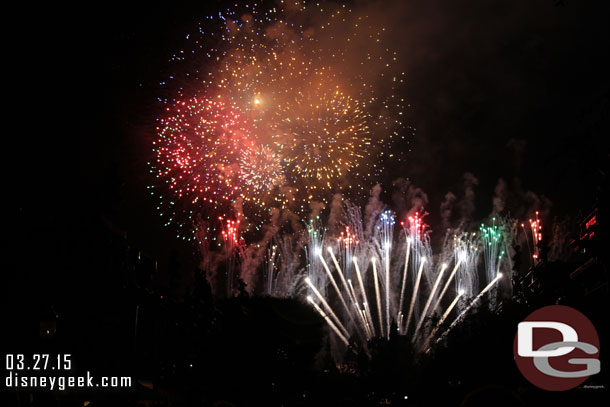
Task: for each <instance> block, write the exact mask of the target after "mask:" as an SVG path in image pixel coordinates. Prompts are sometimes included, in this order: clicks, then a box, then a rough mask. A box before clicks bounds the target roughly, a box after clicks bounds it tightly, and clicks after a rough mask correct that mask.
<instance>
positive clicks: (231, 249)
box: [218, 214, 243, 297]
mask: <svg viewBox="0 0 610 407" xmlns="http://www.w3.org/2000/svg"><path fill="white" fill-rule="evenodd" d="M238 216H239V214H238ZM218 220H219V221H220V225H221V230H222V232H221V235H222V239H223V242H224V244H225V245H224V252H225V258H226V259H227V263H226V276H227V296H228V297H232V296H233V285H234V283H233V280H234V277H235V276H234V274H235V272H236V270H237V267H236V263H237V262H238V261H239V257H240V256H241V254H242V249H243V241H242V238H241V237H240V236H239V225H240V223H241V221H240V220H239V219H237V220H232V219H226V220H225V221H224V222H223V218H222V216H219V217H218Z"/></svg>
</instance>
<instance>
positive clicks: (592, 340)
mask: <svg viewBox="0 0 610 407" xmlns="http://www.w3.org/2000/svg"><path fill="white" fill-rule="evenodd" d="M513 352H514V354H515V362H516V363H517V367H518V368H519V370H520V371H521V373H522V374H523V376H525V378H526V379H527V380H529V381H530V382H531V383H532V384H533V385H535V386H537V387H540V388H541V389H544V390H554V391H560V390H569V389H572V388H574V387H576V386H578V385H580V384H581V383H583V382H584V381H585V380H587V378H588V377H589V376H591V375H594V374H596V373H599V371H600V362H599V337H598V336H597V331H596V330H595V327H594V326H593V324H592V323H591V321H589V319H588V318H587V317H586V316H584V315H583V314H581V313H580V312H578V311H576V310H575V309H574V308H570V307H566V306H563V305H551V306H548V307H543V308H540V309H539V310H536V311H534V312H532V313H531V314H530V315H529V316H528V317H527V318H525V320H524V321H523V322H521V323H520V324H519V326H518V329H517V334H516V335H515V340H514V343H513Z"/></svg>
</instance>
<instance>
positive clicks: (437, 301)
mask: <svg viewBox="0 0 610 407" xmlns="http://www.w3.org/2000/svg"><path fill="white" fill-rule="evenodd" d="M463 259H464V257H463V256H462V257H460V258H459V259H458V262H457V263H455V266H453V270H451V273H450V274H449V278H447V282H446V283H445V286H444V287H443V289H442V291H441V293H440V294H439V296H438V299H437V300H436V302H435V303H434V306H433V307H432V308H431V311H432V312H434V311H436V309H437V308H438V306H439V305H440V303H441V300H442V299H443V297H444V296H445V293H446V292H447V290H448V289H449V286H450V285H451V281H452V280H453V277H454V276H455V273H456V271H457V269H458V268H459V267H460V264H461V263H462V261H463Z"/></svg>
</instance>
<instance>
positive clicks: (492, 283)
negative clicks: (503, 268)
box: [436, 273, 502, 343]
mask: <svg viewBox="0 0 610 407" xmlns="http://www.w3.org/2000/svg"><path fill="white" fill-rule="evenodd" d="M501 278H502V273H498V275H497V276H496V277H495V278H494V279H493V280H491V282H490V283H489V284H487V285H486V286H485V288H483V290H481V292H480V293H479V295H477V296H476V297H475V298H474V299H473V300H472V301H471V302H470V304H469V305H468V307H466V309H464V311H462V312H461V313H460V315H458V316H457V318H455V320H454V321H453V322H452V323H451V325H449V328H447V330H446V331H445V332H443V334H442V335H441V336H440V337H439V338H438V339H437V340H436V343H438V342H440V341H441V339H442V338H444V337H446V336H447V335H448V334H449V332H450V331H451V330H452V329H453V328H455V326H456V325H457V324H458V323H459V322H460V321H461V320H462V318H463V317H464V316H465V315H466V314H467V313H468V311H470V310H471V309H472V307H474V306H475V305H476V304H477V303H478V302H479V300H480V299H481V298H483V296H484V295H485V294H486V293H487V292H488V291H489V290H491V289H492V287H493V286H494V285H495V284H496V283H497V282H498V281H499V280H500V279H501Z"/></svg>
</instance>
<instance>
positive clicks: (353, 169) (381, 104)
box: [149, 3, 407, 240]
mask: <svg viewBox="0 0 610 407" xmlns="http://www.w3.org/2000/svg"><path fill="white" fill-rule="evenodd" d="M329 7H330V6H329ZM332 7H333V9H325V8H324V7H322V6H319V5H318V6H316V5H311V6H308V5H307V4H306V3H298V4H297V5H291V6H290V7H288V6H286V8H284V6H283V5H281V6H278V5H274V4H271V5H266V4H265V3H259V4H255V5H244V6H238V5H237V4H236V5H235V7H233V8H230V9H226V10H224V11H222V12H219V13H218V15H214V16H209V17H207V18H206V19H205V20H204V21H202V22H201V23H200V24H199V25H198V27H197V30H195V31H194V32H192V33H189V34H188V35H187V36H186V41H185V44H184V47H183V49H181V50H180V51H179V52H177V53H176V54H175V55H174V56H173V57H172V60H171V63H170V70H171V72H172V73H171V74H170V75H169V77H168V79H167V80H164V81H163V82H162V83H161V85H162V86H163V87H164V88H167V92H166V95H164V96H163V97H160V98H159V100H160V102H161V103H162V104H163V106H164V111H163V113H162V114H161V115H160V116H159V117H158V125H157V129H156V130H157V138H156V140H155V141H154V143H153V151H154V155H155V156H154V159H153V160H152V161H151V163H150V167H151V172H152V174H153V175H154V176H155V179H156V182H155V183H154V184H153V185H150V186H149V189H150V190H151V194H153V195H156V196H157V198H158V199H159V211H160V212H161V214H162V215H163V217H164V218H165V219H166V224H167V225H173V226H175V227H176V229H177V231H178V234H179V236H180V237H182V238H183V239H193V238H197V239H198V240H202V239H203V240H207V239H215V238H216V237H217V229H216V228H215V226H214V222H210V220H212V219H214V217H215V216H218V215H222V216H233V215H235V213H236V212H241V213H242V216H243V219H244V222H243V223H242V224H241V228H242V229H244V230H246V231H247V230H250V229H255V230H257V229H260V228H261V226H262V225H263V224H264V222H266V221H267V220H268V219H269V214H270V211H271V210H272V208H280V209H285V208H288V209H290V210H291V211H293V212H295V213H297V214H300V215H301V216H303V217H304V214H305V213H306V211H307V210H308V208H309V202H311V201H312V200H316V201H320V202H328V199H329V197H331V196H332V193H334V192H343V193H346V194H348V195H358V194H363V195H365V194H366V193H367V192H368V189H369V188H370V184H371V182H374V179H375V177H376V176H378V175H379V174H380V172H381V171H382V170H383V168H384V163H385V162H386V161H387V160H390V159H395V160H400V159H401V157H400V153H390V154H389V153H388V151H389V150H388V147H389V146H390V145H391V144H392V143H393V142H394V141H395V140H396V139H398V138H404V137H405V136H404V133H405V131H404V129H406V127H407V125H406V124H405V123H404V121H403V118H402V117H403V116H402V115H403V111H404V108H405V103H404V100H403V99H402V98H400V97H399V96H397V90H398V88H399V86H400V84H401V83H402V82H403V75H404V73H403V72H400V69H399V64H398V56H397V54H396V52H394V51H392V50H391V48H390V47H389V46H388V45H385V44H384V43H385V42H386V37H385V28H384V27H380V26H377V25H376V24H373V23H372V22H370V21H368V20H367V17H363V16H361V15H359V16H356V15H352V12H351V10H350V8H349V7H347V6H345V5H342V6H341V5H337V6H332ZM312 17H315V19H312ZM314 20H315V21H316V22H317V23H316V24H315V25H314V24H312V23H311V22H308V21H314ZM331 27H332V29H333V30H335V32H336V31H337V30H340V31H341V32H343V33H344V35H342V36H341V37H340V38H337V37H333V36H332V34H328V33H329V32H331V30H330V28H331ZM329 35H330V37H329ZM356 40H357V41H359V42H360V43H362V42H363V41H365V42H370V43H371V44H375V45H376V46H375V47H371V50H370V51H367V52H358V53H354V52H351V50H353V49H354V47H355V45H352V43H354V42H356ZM354 55H361V59H360V60H353V56H354ZM348 56H349V58H350V60H349V61H348V60H347V58H348ZM348 62H349V63H348ZM370 72H375V74H374V75H373V76H371V74H370ZM197 215H199V216H200V217H201V218H202V219H201V220H202V221H204V222H206V225H207V228H209V231H207V230H206V233H198V232H197V229H198V228H199V229H200V228H201V226H200V225H198V224H196V222H193V218H194V217H195V216H197Z"/></svg>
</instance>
